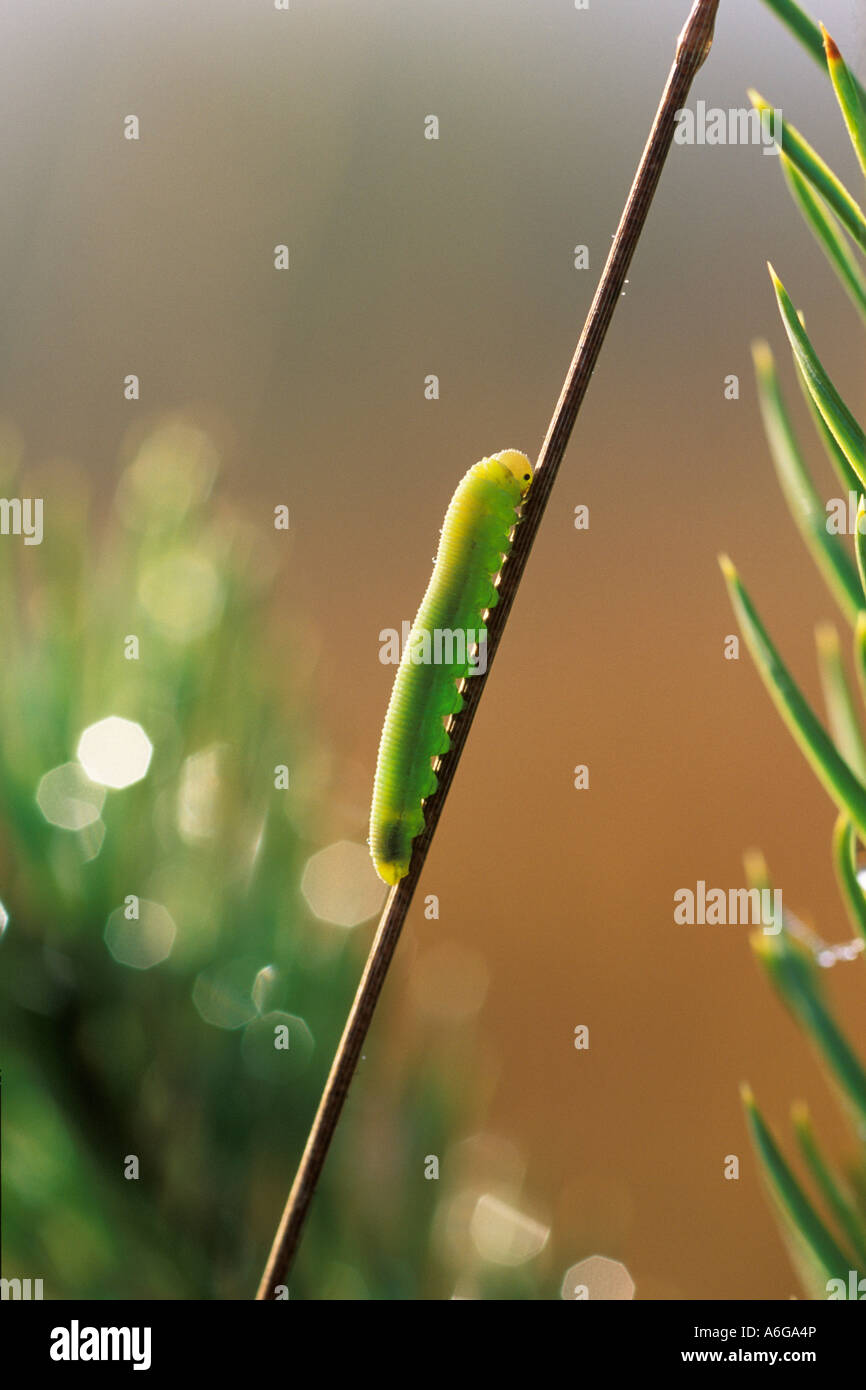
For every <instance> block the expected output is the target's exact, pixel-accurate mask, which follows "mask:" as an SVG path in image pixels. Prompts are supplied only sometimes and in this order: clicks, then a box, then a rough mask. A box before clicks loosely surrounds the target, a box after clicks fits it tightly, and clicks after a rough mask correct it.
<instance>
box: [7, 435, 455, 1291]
mask: <svg viewBox="0 0 866 1390" xmlns="http://www.w3.org/2000/svg"><path fill="white" fill-rule="evenodd" d="M5 453H6V458H5V462H3V463H2V465H0V466H2V470H3V471H2V479H0V481H2V488H3V495H4V496H6V497H12V496H22V495H24V496H30V495H32V491H33V489H32V482H33V481H34V480H32V479H30V478H29V477H25V476H19V475H17V469H16V463H15V458H14V454H15V447H14V440H13V439H12V436H11V435H7V438H6V449H5ZM216 471H217V459H216V455H215V452H214V448H213V445H212V444H211V442H210V441H209V439H208V438H207V436H206V435H205V434H204V433H203V432H202V431H201V430H199V429H198V428H197V427H196V426H194V425H192V424H190V423H188V422H186V421H184V420H183V419H180V418H178V419H175V420H169V421H166V422H164V423H163V424H161V425H160V426H159V427H158V428H156V429H154V430H153V432H152V433H151V434H150V435H149V436H148V437H146V438H144V439H142V440H141V441H140V442H139V445H138V447H137V448H136V449H135V450H134V453H133V457H132V458H131V460H130V461H129V462H128V466H127V467H126V468H125V469H124V471H123V473H122V476H121V479H120V484H119V487H118V489H117V494H116V497H115V498H114V500H113V503H112V505H111V508H110V512H109V513H108V515H107V516H105V515H103V516H101V517H100V516H98V515H95V514H94V513H93V511H92V508H91V504H90V500H89V498H88V496H87V489H86V487H84V486H83V485H82V484H81V483H80V481H78V482H76V481H75V476H76V475H75V474H74V472H73V471H71V470H70V471H69V472H68V474H67V473H64V472H63V471H60V472H58V474H57V475H56V477H54V478H53V479H49V480H46V481H45V483H44V487H45V495H44V508H45V513H44V516H45V537H44V540H43V542H42V544H41V545H38V546H36V545H34V546H25V545H24V543H23V539H22V538H21V537H12V536H8V537H4V539H3V543H2V544H0V592H2V602H0V650H2V654H3V680H2V683H0V709H2V727H3V737H2V739H0V835H2V839H0V898H2V902H3V904H4V907H5V909H6V912H7V913H8V925H7V927H6V929H5V931H4V933H3V935H2V939H0V1018H2V1070H3V1122H4V1123H3V1159H4V1163H3V1185H4V1193H3V1195H4V1202H3V1216H4V1233H3V1234H4V1248H3V1254H4V1271H3V1272H4V1274H5V1275H6V1276H7V1277H13V1276H15V1275H19V1276H21V1277H28V1276H30V1277H33V1278H43V1280H44V1289H45V1296H46V1297H64V1296H66V1297H76V1298H81V1297H83V1298H172V1299H175V1298H180V1299H182V1298H205V1299H208V1298H219V1299H225V1298H247V1297H250V1296H251V1295H252V1293H253V1292H254V1290H255V1286H256V1283H257V1280H258V1277H259V1274H260V1272H261V1266H262V1264H263V1262H264V1256H265V1253H266V1250H267V1247H268V1244H269V1242H270V1239H271V1236H272V1233H273V1229H274V1226H275V1224H276V1220H277V1218H278V1216H279V1213H280V1210H281V1207H282V1203H283V1201H284V1200H285V1196H286V1193H287V1191H288V1186H289V1184H290V1181H291V1177H292V1174H293V1169H294V1165H295V1163H296V1162H297V1158H298V1155H299V1153H300V1150H301V1147H302V1145H303V1141H304V1138H305V1134H306V1129H307V1127H308V1125H309V1122H310V1120H311V1118H312V1114H313V1112H314V1109H315V1105H316V1101H317V1098H318V1094H319V1091H320V1089H321V1086H322V1083H323V1080H324V1076H325V1075H326V1072H327V1068H328V1066H329V1064H330V1059H331V1055H332V1053H333V1048H334V1044H335V1042H336V1039H337V1037H338V1036H339V1032H340V1030H341V1027H342V1022H343V1019H344V1017H345V1013H346V1010H347V1007H348V1004H349V1002H350V1000H351V997H352V994H353V992H354V987H355V984H356V981H357V977H358V973H359V969H360V960H361V954H360V952H361V945H360V943H359V944H358V945H355V944H352V945H347V944H346V943H347V942H350V941H351V934H350V933H348V932H345V931H342V930H341V929H339V928H336V927H327V926H325V925H323V924H321V923H317V922H316V921H315V919H314V918H313V917H312V914H311V913H310V911H309V909H308V907H307V905H306V903H305V901H304V898H303V896H302V895H301V892H300V880H301V873H302V869H303V864H304V861H305V858H306V857H307V856H308V854H309V853H310V852H311V850H312V849H313V848H316V847H317V846H316V845H315V843H310V840H311V839H313V837H314V836H315V824H316V805H317V801H319V800H320V799H321V798H322V797H324V796H325V795H326V794H327V776H328V772H327V757H326V753H325V750H324V749H323V748H322V746H321V744H320V743H319V742H318V741H317V731H316V729H315V728H314V727H311V710H312V709H313V708H314V706H315V701H314V700H313V699H312V697H311V689H310V673H311V670H312V665H313V663H312V661H311V659H310V656H309V653H307V652H305V651H304V641H305V639H304V637H303V636H302V635H301V633H300V632H299V631H298V632H295V631H293V628H292V623H291V615H287V616H286V615H281V619H280V625H279V629H278V633H277V635H276V636H275V635H274V633H273V631H269V626H268V624H269V607H270V600H271V591H272V588H273V581H274V578H275V575H276V573H277V569H278V563H279V561H278V556H280V555H281V553H284V552H285V548H286V547H287V546H288V545H289V544H290V538H289V537H287V536H286V534H285V533H283V532H276V531H275V530H274V527H273V518H272V516H270V515H269V514H265V515H264V516H262V517H260V518H259V520H258V521H257V524H256V525H255V526H253V525H251V524H250V523H249V522H248V521H245V520H244V519H243V518H242V517H241V516H240V515H239V514H238V512H237V509H231V508H229V507H228V506H227V505H226V504H225V503H224V502H222V501H220V500H219V498H218V497H217V496H216V495H215V494H214V491H213V484H214V480H215V475H216ZM131 636H135V637H137V638H138V642H139V656H138V659H128V656H127V653H128V652H129V651H130V650H131V647H130V644H129V641H128V639H129V638H130V637H131ZM109 715H119V716H122V717H124V718H125V719H128V720H132V721H136V722H137V723H139V724H140V725H141V727H142V728H143V729H144V730H145V732H146V734H147V736H148V738H149V739H150V740H151V742H152V744H153V750H154V751H153V755H152V758H151V762H150V766H149V769H148V771H147V774H146V776H145V777H144V778H143V779H142V780H140V781H138V782H136V783H135V784H134V785H131V786H128V787H126V788H125V789H123V790H109V791H108V792H107V794H106V796H105V801H104V805H103V807H102V814H101V818H100V819H99V820H97V821H95V822H93V823H91V824H88V825H86V826H84V827H83V828H81V829H77V830H75V829H73V830H70V829H63V828H59V827H58V826H57V825H52V824H49V822H48V820H47V819H46V818H45V816H44V815H43V813H42V810H41V809H40V807H39V805H38V804H37V800H36V793H37V788H38V786H39V783H40V779H41V778H42V777H43V776H44V775H45V774H46V773H47V772H49V771H50V770H51V769H52V768H55V767H57V766H60V765H63V764H66V763H69V762H71V761H74V760H75V757H76V748H77V744H78V740H79V738H80V735H81V733H82V731H83V730H84V729H85V728H86V727H88V726H89V725H91V724H92V723H94V722H96V721H98V720H101V719H103V718H105V717H106V716H109ZM280 764H284V765H286V766H287V767H288V768H289V769H290V779H291V782H290V790H289V791H283V790H278V789H277V788H276V787H275V785H274V768H275V767H276V766H278V765H280ZM73 809H74V808H73ZM89 814H90V815H92V814H93V813H92V812H90V813H89ZM371 872H372V871H371ZM130 895H136V896H137V897H138V898H139V899H140V908H139V912H140V919H139V921H138V923H136V921H135V920H132V921H128V922H127V920H126V918H125V916H124V915H123V914H124V904H125V903H126V901H127V899H128V898H129V896H130ZM154 903H158V904H160V905H161V906H162V907H163V908H164V909H165V910H166V911H167V912H168V913H169V914H170V916H171V918H172V919H173V922H174V924H175V927H176V935H175V938H174V943H173V946H172V949H171V950H170V953H169V954H168V956H167V957H166V958H165V959H163V960H161V961H159V962H157V963H154V964H153V965H151V966H150V968H146V969H140V968H135V967H134V966H130V965H128V964H123V963H122V962H121V961H120V960H117V959H115V958H114V956H113V955H112V953H111V951H110V950H109V949H108V946H107V945H106V940H105V937H104V933H105V927H106V922H107V920H108V918H109V916H110V915H111V914H112V913H114V914H116V916H117V915H118V914H119V920H120V922H121V924H122V925H123V926H124V927H125V930H126V931H127V933H128V934H129V933H134V932H135V931H136V929H137V928H142V929H143V928H144V927H145V925H146V916H147V912H148V911H149V910H152V909H150V908H149V905H150V904H154ZM132 910H133V911H134V908H133V909H132ZM145 940H146V938H145ZM197 1003H198V1005H199V1007H197V1006H196V1004H197ZM285 1015H289V1016H292V1017H291V1018H290V1019H289V1047H288V1049H287V1050H282V1051H277V1050H276V1049H275V1048H274V1046H273V1038H274V1029H273V1025H274V1023H275V1022H279V1021H281V1018H282V1017H283V1016H285ZM301 1019H302V1020H303V1022H302V1023H301V1022H299V1020H301ZM208 1020H210V1021H208ZM263 1020H264V1021H263ZM307 1030H308V1031H307ZM428 1071H429V1069H426V1066H425V1064H423V1063H422V1062H421V1061H420V1060H419V1061H418V1063H417V1065H415V1066H414V1067H412V1068H411V1075H410V1074H408V1073H407V1076H406V1077H405V1078H404V1079H403V1080H402V1081H400V1082H399V1083H398V1084H397V1085H396V1088H392V1089H395V1094H394V1105H395V1107H396V1112H397V1113H396V1115H395V1117H394V1122H395V1125H396V1128H397V1133H398V1139H399V1147H400V1149H401V1151H406V1152H408V1153H409V1154H411V1155H412V1156H413V1161H412V1162H411V1163H403V1164H397V1165H394V1167H393V1171H392V1172H390V1173H389V1183H388V1193H387V1203H386V1202H385V1201H384V1199H383V1194H382V1191H381V1190H379V1189H377V1187H376V1184H375V1183H367V1184H366V1185H365V1184H364V1182H362V1181H359V1172H360V1171H361V1170H363V1168H364V1166H365V1163H369V1161H370V1153H371V1146H370V1144H369V1143H366V1144H364V1143H363V1142H362V1141H361V1138H360V1137H359V1121H361V1120H363V1114H362V1112H360V1111H359V1110H358V1109H357V1108H356V1107H353V1105H352V1104H351V1103H350V1105H349V1107H348V1110H347V1115H346V1120H345V1132H344V1133H343V1134H341V1137H340V1142H339V1144H338V1145H337V1147H336V1150H335V1154H334V1156H333V1158H332V1161H331V1162H330V1163H329V1165H328V1170H327V1172H326V1174H325V1178H324V1181H323V1183H322V1188H321V1190H320V1193H319V1194H318V1196H317V1200H316V1204H315V1210H314V1216H313V1219H312V1220H311V1223H310V1229H309V1233H308V1238H307V1241H306V1242H305V1248H304V1251H303V1255H302V1257H301V1259H300V1260H299V1262H298V1266H297V1271H296V1274H295V1275H294V1276H293V1279H292V1283H291V1286H290V1289H291V1294H292V1296H293V1297H294V1296H298V1297H304V1296H312V1297H339V1296H342V1295H345V1296H349V1297H361V1298H376V1297H386V1298H391V1297H393V1298H413V1297H423V1296H424V1295H425V1294H430V1293H431V1292H433V1291H434V1290H435V1292H436V1293H437V1295H438V1294H441V1292H442V1290H441V1287H440V1288H437V1286H436V1280H437V1265H436V1261H435V1260H434V1259H431V1256H430V1229H431V1215H432V1200H433V1195H432V1193H430V1191H429V1189H430V1188H435V1187H436V1186H437V1184H435V1183H434V1184H424V1183H423V1182H422V1183H420V1184H419V1182H418V1181H417V1180H413V1179H414V1178H415V1175H416V1174H418V1175H420V1173H421V1169H422V1158H423V1155H424V1154H426V1153H427V1152H430V1151H431V1150H432V1151H433V1152H440V1153H441V1151H442V1146H443V1144H444V1142H445V1137H446V1129H447V1127H448V1123H449V1106H448V1103H447V1101H446V1099H445V1096H444V1093H443V1088H442V1086H441V1084H440V1082H439V1081H438V1080H437V1079H436V1078H435V1077H434V1076H433V1075H432V1074H428ZM373 1152H374V1151H373ZM416 1153H417V1154H418V1155H419V1157H418V1160H417V1163H416V1162H415V1161H414V1155H415V1154H416ZM128 1155H135V1156H137V1157H138V1159H139V1163H140V1176H139V1178H138V1180H130V1179H128V1178H127V1177H125V1176H124V1169H125V1164H126V1159H127V1156H128ZM410 1174H411V1175H412V1176H411V1178H410ZM425 1188H426V1189H427V1191H426V1192H425ZM419 1189H420V1191H419ZM425 1199H426V1200H425ZM395 1233H398V1235H399V1238H397V1235H396V1234H395ZM438 1277H440V1278H441V1270H440V1271H438Z"/></svg>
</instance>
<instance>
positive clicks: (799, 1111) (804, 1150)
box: [791, 1101, 866, 1268]
mask: <svg viewBox="0 0 866 1390" xmlns="http://www.w3.org/2000/svg"><path fill="white" fill-rule="evenodd" d="M791 1120H792V1123H793V1126H794V1133H795V1135H796V1136H797V1143H798V1144H799V1146H800V1152H801V1154H802V1155H803V1158H804V1159H805V1161H806V1165H807V1167H808V1169H809V1172H810V1173H811V1174H812V1177H813V1178H814V1179H815V1183H816V1185H817V1187H818V1190H819V1191H820V1193H821V1196H822V1197H823V1198H824V1201H825V1202H826V1203H827V1208H828V1210H829V1211H831V1212H832V1213H833V1216H834V1218H835V1220H836V1222H837V1223H838V1226H839V1229H840V1230H841V1231H842V1232H843V1233H844V1235H845V1239H846V1240H847V1241H848V1243H849V1244H850V1246H851V1249H852V1250H853V1251H854V1254H855V1256H856V1258H857V1260H858V1262H859V1264H860V1267H861V1268H866V1227H864V1225H863V1222H862V1221H861V1219H860V1216H859V1214H858V1212H857V1209H856V1207H854V1205H853V1204H852V1202H851V1198H850V1195H849V1194H848V1193H847V1192H846V1191H845V1189H844V1186H843V1184H842V1182H841V1181H840V1180H839V1178H837V1176H836V1174H835V1173H834V1172H833V1170H832V1168H831V1167H830V1164H829V1163H828V1161H827V1159H826V1158H825V1157H824V1154H823V1152H822V1150H821V1146H820V1144H819V1143H818V1138H817V1136H816V1134H815V1127H814V1125H813V1124H812V1117H811V1115H810V1114H809V1107H808V1106H807V1105H806V1104H805V1102H804V1101H797V1102H796V1103H795V1104H794V1105H793V1106H792V1107H791Z"/></svg>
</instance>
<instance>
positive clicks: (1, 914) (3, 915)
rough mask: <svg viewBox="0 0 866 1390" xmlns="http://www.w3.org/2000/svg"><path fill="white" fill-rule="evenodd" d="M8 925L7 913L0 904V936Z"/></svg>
mask: <svg viewBox="0 0 866 1390" xmlns="http://www.w3.org/2000/svg"><path fill="white" fill-rule="evenodd" d="M8 925H9V913H8V912H7V911H6V909H5V907H4V906H3V904H2V903H0V936H2V935H3V933H4V932H5V930H6V928H7V927H8Z"/></svg>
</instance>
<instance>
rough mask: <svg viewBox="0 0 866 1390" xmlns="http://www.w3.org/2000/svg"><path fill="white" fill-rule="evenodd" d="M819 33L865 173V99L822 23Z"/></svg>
mask: <svg viewBox="0 0 866 1390" xmlns="http://www.w3.org/2000/svg"><path fill="white" fill-rule="evenodd" d="M821 35H822V37H823V39H824V52H825V54H826V55H827V70H828V72H829V73H830V81H831V82H832V83H833V90H834V92H835V93H836V99H837V101H838V102H839V106H840V108H841V111H842V115H843V117H844V119H845V125H846V126H847V127H848V134H849V135H850V136H851V144H852V145H853V146H854V149H855V151H856V154H857V158H858V159H859V161H860V168H861V169H862V170H863V173H864V174H866V101H864V99H863V98H862V97H861V94H860V89H859V84H858V83H856V82H855V80H854V75H853V73H852V72H851V71H850V70H849V68H848V65H847V63H846V62H845V59H844V58H843V57H842V54H841V53H840V52H839V50H838V48H837V47H836V45H835V43H834V42H833V40H832V39H831V37H830V35H829V34H828V33H827V30H826V29H825V28H824V26H823V24H822V25H821Z"/></svg>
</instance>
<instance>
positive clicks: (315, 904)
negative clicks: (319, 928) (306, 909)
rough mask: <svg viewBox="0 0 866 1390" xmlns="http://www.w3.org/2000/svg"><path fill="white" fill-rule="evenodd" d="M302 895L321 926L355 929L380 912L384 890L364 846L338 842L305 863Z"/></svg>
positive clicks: (350, 842)
mask: <svg viewBox="0 0 866 1390" xmlns="http://www.w3.org/2000/svg"><path fill="white" fill-rule="evenodd" d="M301 892H302V893H303V895H304V897H305V898H306V900H307V902H308V903H309V905H310V909H311V911H312V912H314V913H315V915H316V916H317V917H320V918H321V919H322V921H323V922H333V923H334V925H335V926H338V927H357V926H358V924H359V922H366V921H367V919H368V918H369V917H373V916H375V914H376V913H377V912H378V911H379V908H380V907H381V906H382V903H383V902H384V900H385V894H386V892H387V889H386V887H385V884H384V883H382V881H381V879H379V878H378V877H377V875H376V871H375V869H374V868H373V861H372V860H371V858H370V854H369V851H368V849H367V847H366V845H359V844H356V843H355V842H354V841H353V840H338V841H337V842H336V844H333V845H328V847H327V849H320V850H319V851H318V853H317V854H314V855H312V857H311V858H310V859H308V860H307V863H306V867H305V868H304V873H303V877H302V878H301Z"/></svg>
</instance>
